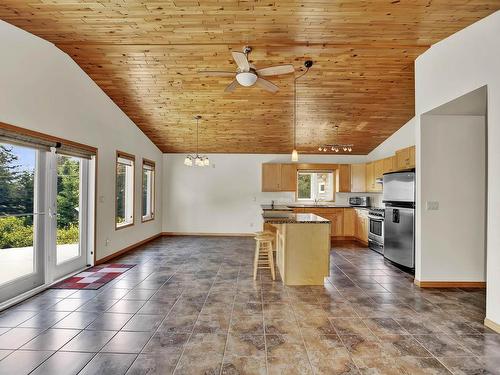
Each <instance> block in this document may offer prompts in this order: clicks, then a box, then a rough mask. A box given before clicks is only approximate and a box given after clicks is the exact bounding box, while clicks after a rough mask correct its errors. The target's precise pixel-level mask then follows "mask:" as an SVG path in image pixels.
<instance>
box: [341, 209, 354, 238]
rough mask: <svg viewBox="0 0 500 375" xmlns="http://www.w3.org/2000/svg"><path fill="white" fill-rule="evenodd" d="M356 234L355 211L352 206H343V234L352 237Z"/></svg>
mask: <svg viewBox="0 0 500 375" xmlns="http://www.w3.org/2000/svg"><path fill="white" fill-rule="evenodd" d="M355 234H356V212H355V211H354V208H344V232H343V236H348V237H354V236H355Z"/></svg>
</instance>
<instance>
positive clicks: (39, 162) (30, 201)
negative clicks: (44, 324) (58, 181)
mask: <svg viewBox="0 0 500 375" xmlns="http://www.w3.org/2000/svg"><path fill="white" fill-rule="evenodd" d="M45 157H46V154H45V153H44V152H40V151H39V150H36V149H32V148H28V147H20V146H14V145H10V144H7V143H0V303H1V302H3V301H6V300H8V299H10V298H13V297H15V296H17V295H19V294H22V293H24V292H26V291H28V290H30V289H33V288H36V287H37V286H40V285H42V284H43V283H44V282H45V259H44V236H45V194H44V193H45V164H46V158H45Z"/></svg>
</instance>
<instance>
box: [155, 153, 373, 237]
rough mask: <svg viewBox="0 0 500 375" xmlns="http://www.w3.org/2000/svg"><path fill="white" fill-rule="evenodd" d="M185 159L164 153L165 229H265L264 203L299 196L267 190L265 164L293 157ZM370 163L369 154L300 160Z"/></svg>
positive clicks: (239, 230)
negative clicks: (193, 163) (190, 162)
mask: <svg viewBox="0 0 500 375" xmlns="http://www.w3.org/2000/svg"><path fill="white" fill-rule="evenodd" d="M184 157H185V155H184V154H165V155H164V159H163V176H164V181H163V186H164V197H163V198H164V200H163V213H164V215H163V231H164V232H184V233H251V232H255V231H256V230H261V228H262V218H261V214H262V212H261V208H260V205H261V204H263V203H270V202H271V200H275V201H277V202H291V201H293V200H294V194H293V193H286V192H285V193H267V192H265V193H263V192H261V181H262V179H261V178H262V177H261V165H262V163H266V162H284V163H287V162H290V155H255V154H211V155H209V157H210V161H211V162H212V166H211V167H209V168H195V167H191V168H190V167H186V166H185V165H184V164H183V161H184ZM365 161H366V156H364V155H362V156H340V155H339V156H304V155H301V156H300V161H299V162H318V163H362V162H365ZM358 195H359V194H358Z"/></svg>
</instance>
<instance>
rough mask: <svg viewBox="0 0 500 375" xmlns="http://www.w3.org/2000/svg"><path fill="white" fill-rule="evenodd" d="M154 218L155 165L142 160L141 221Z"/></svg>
mask: <svg viewBox="0 0 500 375" xmlns="http://www.w3.org/2000/svg"><path fill="white" fill-rule="evenodd" d="M154 218H155V163H154V162H153V161H150V160H146V159H142V221H143V222H144V221H149V220H153V219H154Z"/></svg>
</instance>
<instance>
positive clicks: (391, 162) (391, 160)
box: [383, 156, 396, 173]
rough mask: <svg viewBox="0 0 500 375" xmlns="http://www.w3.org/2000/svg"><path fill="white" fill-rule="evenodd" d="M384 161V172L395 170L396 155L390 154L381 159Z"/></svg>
mask: <svg viewBox="0 0 500 375" xmlns="http://www.w3.org/2000/svg"><path fill="white" fill-rule="evenodd" d="M383 162H384V173H389V172H394V171H396V157H395V156H390V157H388V158H385V159H383Z"/></svg>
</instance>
